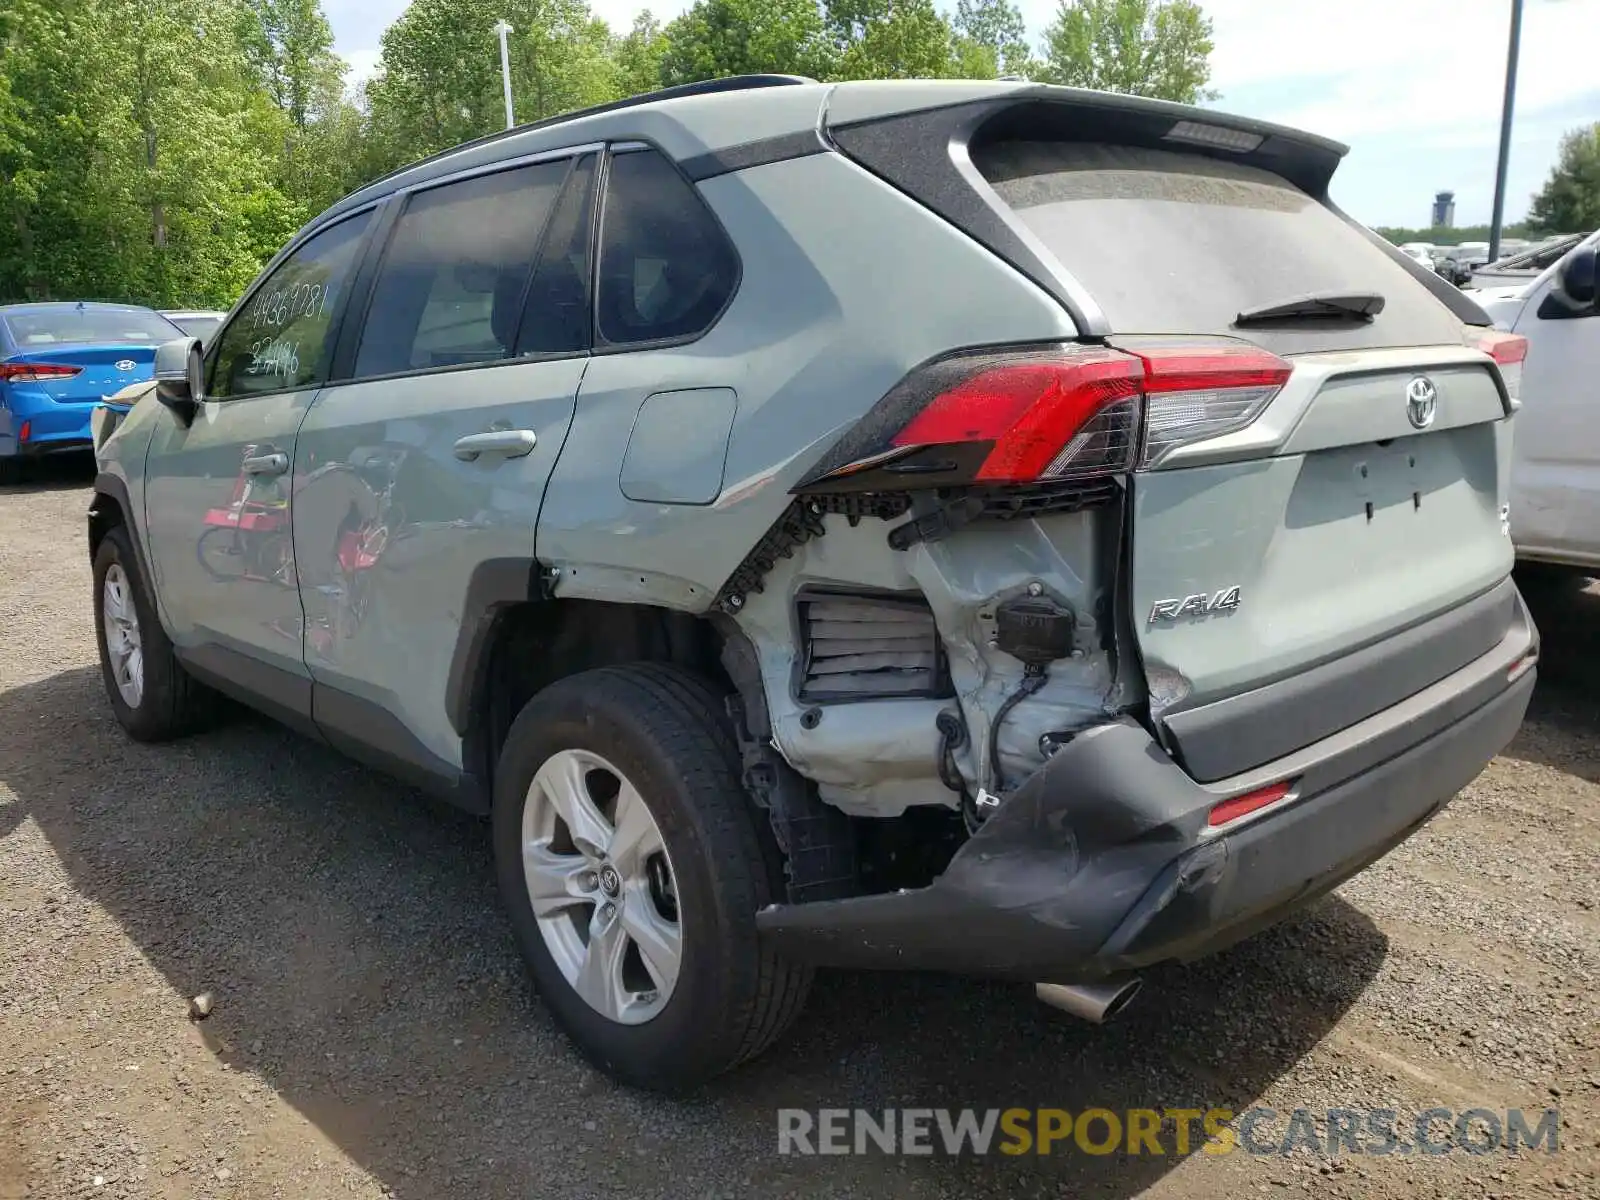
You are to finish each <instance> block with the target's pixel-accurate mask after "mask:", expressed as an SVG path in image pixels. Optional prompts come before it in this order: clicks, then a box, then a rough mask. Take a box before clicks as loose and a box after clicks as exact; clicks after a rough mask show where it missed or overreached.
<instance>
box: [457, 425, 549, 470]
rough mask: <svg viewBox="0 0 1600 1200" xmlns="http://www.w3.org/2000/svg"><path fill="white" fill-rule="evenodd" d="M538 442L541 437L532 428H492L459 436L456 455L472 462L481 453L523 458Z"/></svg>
mask: <svg viewBox="0 0 1600 1200" xmlns="http://www.w3.org/2000/svg"><path fill="white" fill-rule="evenodd" d="M538 444H539V438H538V436H537V435H536V434H535V433H534V432H533V430H531V429H491V430H490V431H489V432H488V433H469V434H468V435H467V436H466V437H464V438H457V439H456V457H457V458H459V459H460V460H461V461H462V462H472V461H473V460H474V459H475V458H477V457H478V456H479V455H480V454H498V455H499V456H500V457H501V458H521V457H522V456H523V455H524V454H528V453H531V452H532V450H533V448H534V447H535V446H537V445H538Z"/></svg>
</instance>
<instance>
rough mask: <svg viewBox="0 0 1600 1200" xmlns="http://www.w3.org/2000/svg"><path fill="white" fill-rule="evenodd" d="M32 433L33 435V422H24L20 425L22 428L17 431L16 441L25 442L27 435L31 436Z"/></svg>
mask: <svg viewBox="0 0 1600 1200" xmlns="http://www.w3.org/2000/svg"><path fill="white" fill-rule="evenodd" d="M32 433H33V422H32V421H24V422H23V423H22V428H21V429H19V430H17V441H19V442H25V441H27V440H28V437H29V435H30V434H32Z"/></svg>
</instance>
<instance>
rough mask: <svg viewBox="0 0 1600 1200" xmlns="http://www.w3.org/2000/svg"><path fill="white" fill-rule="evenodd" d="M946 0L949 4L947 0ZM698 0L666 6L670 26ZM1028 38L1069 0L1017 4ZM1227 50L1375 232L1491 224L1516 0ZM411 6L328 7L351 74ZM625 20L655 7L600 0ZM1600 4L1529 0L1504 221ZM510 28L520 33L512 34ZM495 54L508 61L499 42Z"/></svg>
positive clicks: (1275, 31) (1224, 104)
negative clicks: (1329, 150)
mask: <svg viewBox="0 0 1600 1200" xmlns="http://www.w3.org/2000/svg"><path fill="white" fill-rule="evenodd" d="M936 2H938V3H940V4H941V6H944V7H950V8H953V7H954V5H953V3H951V4H948V5H946V4H945V3H944V0H936ZM688 3H689V0H655V2H654V3H652V4H649V5H648V7H649V8H650V9H651V10H652V11H653V12H654V13H655V14H656V15H657V16H658V17H661V18H662V19H663V20H667V19H670V18H671V17H673V16H676V15H677V14H678V13H679V12H681V11H682V10H683V9H684V8H686V7H688ZM1018 6H1019V7H1020V8H1021V10H1022V15H1023V18H1024V20H1026V21H1027V24H1028V33H1029V37H1030V39H1031V40H1033V41H1035V42H1037V41H1038V40H1039V38H1040V36H1041V34H1042V32H1043V30H1044V27H1045V26H1046V25H1047V24H1048V23H1049V22H1050V20H1051V18H1052V16H1053V15H1054V12H1055V8H1056V0H1020V3H1019V5H1018ZM1201 6H1202V7H1203V8H1204V10H1205V12H1206V14H1207V15H1208V16H1209V17H1210V18H1211V20H1212V24H1213V41H1214V42H1215V46H1216V48H1215V50H1214V51H1213V52H1212V56H1211V67H1212V78H1211V86H1212V87H1213V88H1214V89H1216V90H1217V91H1218V92H1220V93H1221V95H1220V96H1219V97H1218V98H1217V99H1216V100H1215V101H1213V102H1212V103H1213V104H1214V106H1215V107H1217V108H1219V109H1222V110H1224V111H1227V112H1235V113H1240V114H1243V115H1246V116H1252V117H1259V118H1262V119H1264V120H1271V121H1278V122H1281V123H1283V124H1286V125H1292V126H1295V127H1297V128H1301V129H1307V130H1310V131H1312V132H1314V133H1320V134H1322V135H1324V136H1326V137H1332V138H1336V139H1337V140H1339V141H1341V142H1344V143H1346V144H1347V145H1349V146H1350V147H1351V150H1350V154H1349V155H1348V156H1347V157H1346V159H1345V161H1344V163H1343V165H1341V167H1340V168H1339V172H1338V174H1337V175H1335V177H1334V182H1333V188H1332V192H1333V198H1334V200H1335V201H1336V202H1337V203H1338V204H1339V205H1340V206H1341V207H1342V208H1344V209H1345V210H1346V211H1347V212H1349V213H1350V214H1351V215H1352V216H1354V217H1356V218H1357V219H1358V220H1360V221H1363V222H1365V223H1366V224H1368V225H1399V226H1408V227H1414V226H1423V225H1426V224H1427V223H1428V219H1429V207H1430V204H1431V202H1432V199H1433V194H1434V192H1436V191H1440V190H1445V189H1448V190H1451V191H1454V192H1455V194H1456V223H1457V224H1458V225H1472V224H1479V223H1483V222H1487V221H1488V220H1489V217H1490V213H1491V210H1492V208H1493V203H1494V177H1495V158H1496V154H1497V150H1498V145H1499V137H1500V106H1501V100H1502V97H1503V92H1504V86H1505V65H1506V40H1507V36H1508V34H1509V31H1510V11H1511V0H1201ZM405 7H406V0H323V8H324V10H325V11H326V12H327V14H328V19H329V21H330V22H331V23H332V25H333V32H334V40H335V47H336V49H337V50H338V51H339V53H340V54H342V55H343V56H344V57H345V58H346V59H347V60H348V61H349V62H350V64H351V67H352V69H353V70H352V75H353V77H362V76H365V75H367V74H370V73H371V71H372V70H373V67H374V65H375V64H376V63H377V60H378V38H379V36H380V35H381V34H382V32H383V30H384V28H385V27H386V26H387V25H388V24H389V23H390V22H391V21H393V20H394V19H395V18H396V17H397V16H399V15H400V13H401V12H402V11H403V10H404V9H405ZM590 7H591V8H592V9H593V11H594V12H595V13H596V14H597V15H598V16H601V17H604V18H605V19H606V20H607V21H608V22H610V23H611V25H612V27H613V28H616V29H626V28H628V26H630V25H631V24H632V23H633V18H634V15H635V14H636V13H637V12H638V11H639V10H640V9H642V8H645V7H647V5H646V4H643V3H639V2H638V0H590ZM1597 34H1600V0H1526V4H1525V7H1524V12H1523V21H1522V53H1521V58H1520V62H1519V66H1518V70H1517V103H1516V115H1515V122H1514V125H1513V127H1512V141H1511V159H1510V171H1509V176H1508V184H1507V188H1506V220H1507V221H1508V222H1511V221H1516V220H1520V219H1521V218H1522V217H1524V216H1526V215H1527V211H1528V201H1529V198H1530V197H1531V196H1532V195H1533V193H1534V192H1536V191H1537V190H1538V189H1539V187H1540V185H1541V184H1542V183H1543V182H1544V180H1545V178H1546V176H1547V175H1548V174H1549V172H1550V168H1551V166H1552V165H1553V164H1554V162H1555V160H1556V150H1557V143H1558V141H1559V139H1560V136H1561V134H1562V132H1563V131H1565V130H1567V129H1571V128H1573V127H1574V126H1577V125H1581V124H1585V123H1588V122H1592V121H1596V120H1600V73H1597V72H1596V71H1595V69H1594V68H1595V63H1596V61H1600V60H1597V59H1596V56H1595V47H1596V45H1597V44H1600V43H1597V38H1596V35H1597ZM512 36H513V37H515V36H516V35H515V34H513V35H512ZM484 53H485V54H488V55H495V54H497V50H496V48H495V46H494V45H493V43H492V39H491V42H490V44H488V45H486V46H485V48H484Z"/></svg>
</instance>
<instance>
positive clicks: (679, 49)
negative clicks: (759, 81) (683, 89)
mask: <svg viewBox="0 0 1600 1200" xmlns="http://www.w3.org/2000/svg"><path fill="white" fill-rule="evenodd" d="M666 39H667V48H666V53H665V54H664V55H663V57H662V60H661V82H662V83H663V84H666V85H670V84H677V83H693V82H695V81H697V80H701V79H717V78H720V77H722V76H725V75H750V74H758V73H761V72H767V71H773V72H778V73H780V74H793V75H809V76H811V77H813V78H817V79H823V78H827V77H829V76H830V75H831V74H832V71H833V64H834V59H835V53H834V48H833V46H832V44H831V43H830V41H829V39H828V35H827V29H826V28H825V26H824V24H823V19H822V10H821V9H820V8H818V6H817V3H816V0H698V2H697V3H696V4H695V5H694V6H693V7H692V8H690V9H689V10H688V11H687V12H685V13H684V14H683V15H682V16H680V17H678V18H676V19H675V20H673V21H672V22H671V23H670V24H669V25H668V26H667V29H666Z"/></svg>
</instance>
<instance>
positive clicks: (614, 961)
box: [522, 750, 683, 1025]
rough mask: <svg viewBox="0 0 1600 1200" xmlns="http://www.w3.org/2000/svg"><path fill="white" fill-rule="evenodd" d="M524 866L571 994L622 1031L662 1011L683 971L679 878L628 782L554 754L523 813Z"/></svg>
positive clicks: (587, 756) (584, 756)
mask: <svg viewBox="0 0 1600 1200" xmlns="http://www.w3.org/2000/svg"><path fill="white" fill-rule="evenodd" d="M522 863H523V875H524V878H525V879H526V882H527V886H528V898H529V900H530V901H531V902H532V905H533V913H534V916H535V918H536V919H537V921H538V924H539V932H540V934H541V935H542V936H543V938H544V943H545V946H546V947H547V948H548V949H549V951H550V956H551V957H552V958H553V959H554V960H555V963H556V966H557V967H558V968H559V969H560V971H561V974H562V975H563V977H565V979H566V981H567V983H568V984H570V985H571V986H572V988H573V990H574V991H576V992H577V993H578V995H579V996H581V997H583V999H584V1001H585V1002H586V1003H588V1005H589V1006H590V1007H591V1008H593V1009H594V1010H595V1011H596V1012H599V1013H600V1014H601V1015H602V1016H605V1017H606V1018H608V1019H609V1020H612V1021H616V1022H618V1023H620V1024H623V1025H640V1024H643V1023H644V1022H646V1021H648V1020H650V1019H651V1018H652V1017H654V1016H656V1015H657V1014H658V1013H659V1012H661V1010H662V1009H663V1008H664V1007H665V1006H666V1003H667V1001H668V1000H669V999H671V997H672V991H673V988H674V987H675V986H676V985H677V981H678V974H679V970H680V969H681V967H682V964H683V928H682V925H681V923H680V921H679V918H678V898H677V888H676V882H675V879H676V877H675V876H674V874H673V870H672V861H671V859H670V857H669V856H668V854H667V848H666V843H665V841H664V840H663V838H662V836H661V829H660V827H659V826H658V825H657V824H656V820H655V817H654V816H653V815H651V812H650V809H649V808H648V807H647V806H646V804H645V802H644V798H643V797H642V796H641V795H640V794H639V791H638V789H637V788H636V787H634V785H633V784H632V783H631V782H629V780H628V778H627V777H626V776H625V775H623V774H622V772H621V771H619V770H617V768H616V767H614V766H613V765H612V764H611V763H609V762H607V761H606V760H605V759H604V758H602V757H600V756H599V755H598V754H594V753H591V752H590V751H587V750H562V751H559V752H558V753H556V754H553V755H551V756H550V758H549V759H547V760H546V761H545V763H544V765H543V766H541V767H540V768H539V770H538V772H537V773H536V774H535V775H534V777H533V782H532V784H531V785H530V786H529V788H528V794H527V797H526V799H525V801H524V804H523V811H522Z"/></svg>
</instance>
